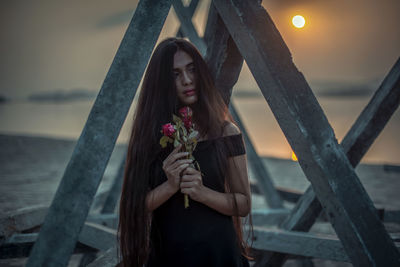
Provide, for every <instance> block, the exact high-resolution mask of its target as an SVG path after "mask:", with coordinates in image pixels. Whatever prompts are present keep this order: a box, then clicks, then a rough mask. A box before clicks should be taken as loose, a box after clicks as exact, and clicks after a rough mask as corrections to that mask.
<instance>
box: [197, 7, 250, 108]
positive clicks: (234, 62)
mask: <svg viewBox="0 0 400 267" xmlns="http://www.w3.org/2000/svg"><path fill="white" fill-rule="evenodd" d="M204 40H205V43H206V45H207V55H206V57H205V59H206V62H207V65H208V69H209V71H210V73H211V75H212V76H213V79H214V82H215V86H216V87H217V89H218V90H219V91H220V93H221V95H222V98H223V99H224V101H225V103H226V105H227V106H229V103H230V99H231V95H232V88H233V86H234V85H235V84H236V82H237V80H238V78H239V75H240V71H241V70H242V66H243V57H242V55H241V54H240V52H239V50H238V48H237V47H236V44H235V42H234V41H233V39H232V38H231V37H230V35H229V32H228V30H227V29H226V27H225V24H224V22H223V21H222V19H221V18H220V16H219V15H218V12H217V11H216V10H215V7H214V5H213V3H211V4H210V10H209V13H208V20H207V25H206V30H205V33H204Z"/></svg>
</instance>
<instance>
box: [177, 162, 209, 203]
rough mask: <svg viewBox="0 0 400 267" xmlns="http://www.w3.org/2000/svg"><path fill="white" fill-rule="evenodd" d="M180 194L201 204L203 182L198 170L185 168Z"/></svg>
mask: <svg viewBox="0 0 400 267" xmlns="http://www.w3.org/2000/svg"><path fill="white" fill-rule="evenodd" d="M180 187H181V192H182V193H183V194H187V195H189V196H190V198H191V199H193V200H196V201H198V202H202V201H203V198H204V189H205V187H204V186H203V180H202V178H201V172H199V171H198V170H196V169H194V168H192V167H187V168H186V169H185V170H184V171H183V173H182V180H181V185H180Z"/></svg>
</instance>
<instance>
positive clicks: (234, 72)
mask: <svg viewBox="0 0 400 267" xmlns="http://www.w3.org/2000/svg"><path fill="white" fill-rule="evenodd" d="M253 1H254V0H253ZM204 39H205V41H206V44H207V55H206V61H207V65H208V67H209V70H210V72H211V74H212V75H213V78H214V81H215V85H216V87H217V88H218V90H220V92H221V95H222V97H223V98H224V101H225V103H226V104H227V105H228V106H229V104H230V111H231V114H232V116H233V118H234V120H235V121H236V122H237V123H238V125H239V128H240V130H241V132H242V134H243V137H244V141H245V144H246V148H247V155H248V161H249V164H250V166H251V168H252V169H253V170H254V173H255V176H256V179H257V183H258V186H259V188H260V189H261V191H262V193H263V196H264V197H265V199H266V202H267V203H268V205H269V206H270V207H272V208H282V207H283V204H282V200H281V198H280V195H279V194H278V192H277V190H276V189H275V187H274V184H273V182H272V179H271V177H270V175H269V174H268V171H267V169H266V167H265V165H264V164H263V163H262V160H261V159H260V157H259V156H258V155H257V152H256V150H255V148H254V146H253V143H252V142H251V139H250V137H249V135H248V134H247V131H246V128H245V127H244V124H243V123H242V120H241V119H240V116H239V114H238V113H237V111H236V109H235V106H234V105H233V103H230V98H231V95H232V88H233V86H234V85H235V84H236V82H237V80H238V78H239V75H240V71H241V69H242V66H243V57H242V55H241V54H240V52H239V50H238V48H237V47H236V44H235V42H234V41H233V39H232V37H231V36H230V35H229V32H228V30H227V28H226V27H225V24H224V22H223V21H222V20H221V18H220V16H219V15H218V12H217V11H216V10H215V7H214V5H213V4H212V3H211V5H210V10H209V14H208V21H207V25H206V31H205V34H204Z"/></svg>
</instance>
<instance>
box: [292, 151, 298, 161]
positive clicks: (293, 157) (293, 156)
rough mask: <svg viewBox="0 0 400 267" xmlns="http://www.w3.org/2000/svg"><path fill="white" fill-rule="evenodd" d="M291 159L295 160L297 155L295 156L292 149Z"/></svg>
mask: <svg viewBox="0 0 400 267" xmlns="http://www.w3.org/2000/svg"><path fill="white" fill-rule="evenodd" d="M292 160H293V161H297V156H296V154H294V152H293V151H292Z"/></svg>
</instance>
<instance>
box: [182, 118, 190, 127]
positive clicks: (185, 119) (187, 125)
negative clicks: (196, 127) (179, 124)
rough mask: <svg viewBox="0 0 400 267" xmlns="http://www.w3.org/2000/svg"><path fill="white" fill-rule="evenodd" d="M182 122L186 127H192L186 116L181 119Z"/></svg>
mask: <svg viewBox="0 0 400 267" xmlns="http://www.w3.org/2000/svg"><path fill="white" fill-rule="evenodd" d="M183 124H184V125H185V127H186V129H189V128H190V127H192V120H191V119H188V118H184V119H183Z"/></svg>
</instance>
